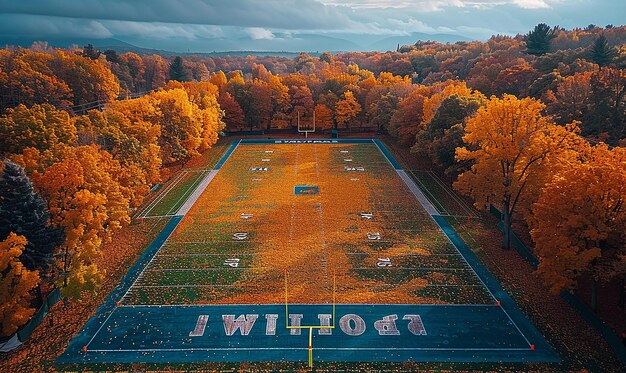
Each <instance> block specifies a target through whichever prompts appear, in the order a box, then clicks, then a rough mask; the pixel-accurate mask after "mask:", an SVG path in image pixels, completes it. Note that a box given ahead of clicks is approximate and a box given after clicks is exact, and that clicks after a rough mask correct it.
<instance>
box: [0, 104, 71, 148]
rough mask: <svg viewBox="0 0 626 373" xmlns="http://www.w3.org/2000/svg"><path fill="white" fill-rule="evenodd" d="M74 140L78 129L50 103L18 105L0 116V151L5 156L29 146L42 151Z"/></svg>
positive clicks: (63, 113)
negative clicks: (29, 105) (30, 105)
mask: <svg viewBox="0 0 626 373" xmlns="http://www.w3.org/2000/svg"><path fill="white" fill-rule="evenodd" d="M75 141H76V127H74V125H73V123H72V122H71V121H70V116H69V114H68V113H67V112H65V111H63V110H56V109H55V108H54V106H52V105H50V104H43V105H33V106H32V107H31V108H27V107H26V106H24V105H19V106H18V107H16V108H13V109H9V110H7V112H6V114H5V115H3V116H2V117H0V149H1V151H0V152H1V153H4V154H7V153H13V154H17V153H21V152H22V151H23V150H24V149H25V148H28V147H31V148H36V149H39V150H42V151H43V150H48V149H51V148H54V147H55V146H57V145H59V144H72V143H74V142H75Z"/></svg>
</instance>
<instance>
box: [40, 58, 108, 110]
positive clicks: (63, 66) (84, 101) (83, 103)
mask: <svg viewBox="0 0 626 373" xmlns="http://www.w3.org/2000/svg"><path fill="white" fill-rule="evenodd" d="M53 57H54V58H53V59H51V60H50V62H49V65H50V67H51V69H52V71H53V72H54V74H55V76H57V77H59V78H60V79H61V80H63V81H64V82H65V83H66V84H67V85H68V86H69V87H70V89H71V91H72V95H73V97H72V103H73V104H74V108H73V109H74V111H77V112H84V111H86V110H88V109H92V108H94V107H96V106H97V105H98V104H104V103H105V102H108V101H110V100H113V99H115V98H117V96H118V95H119V93H120V85H119V82H118V80H117V78H116V77H115V75H113V73H112V72H111V70H110V69H109V68H107V67H106V66H105V64H104V63H102V62H101V61H100V59H102V60H106V58H105V57H104V56H100V57H99V59H97V60H92V59H90V58H87V57H83V56H80V55H77V54H74V53H66V52H63V51H61V50H57V51H56V52H55V53H54V54H53Z"/></svg>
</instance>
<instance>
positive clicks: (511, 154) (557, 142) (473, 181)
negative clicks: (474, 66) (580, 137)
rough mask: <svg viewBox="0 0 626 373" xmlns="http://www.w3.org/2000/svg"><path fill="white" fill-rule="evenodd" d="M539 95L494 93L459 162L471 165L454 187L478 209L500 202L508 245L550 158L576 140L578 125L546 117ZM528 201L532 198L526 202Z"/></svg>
mask: <svg viewBox="0 0 626 373" xmlns="http://www.w3.org/2000/svg"><path fill="white" fill-rule="evenodd" d="M544 107H545V106H544V105H543V104H542V103H541V102H540V101H538V100H535V99H531V98H524V99H521V100H520V99H517V98H516V97H515V96H512V95H504V96H503V98H502V99H500V98H497V97H495V96H494V97H491V99H490V100H489V101H488V102H487V104H486V106H483V107H481V108H479V109H478V111H477V113H476V116H474V117H473V118H470V119H468V120H467V125H466V127H465V135H464V136H463V141H464V142H465V144H467V145H468V146H467V147H462V148H457V150H456V158H457V160H459V161H467V162H470V163H472V166H471V169H470V170H469V171H466V172H465V173H463V174H461V175H460V176H459V178H458V180H457V181H456V182H455V183H454V187H455V188H456V189H458V190H459V191H461V192H462V193H464V194H467V195H469V196H471V197H472V198H473V199H474V200H475V201H476V206H477V207H488V206H489V204H492V203H493V204H496V205H498V206H499V207H500V208H501V209H502V213H503V221H504V237H503V244H502V246H503V248H505V249H508V248H509V245H510V232H511V217H512V215H513V213H514V211H516V207H517V205H518V203H519V202H520V199H522V198H523V197H524V193H525V192H526V189H527V188H528V187H529V186H531V185H532V186H535V187H540V186H542V185H538V184H540V183H537V182H536V180H537V179H545V176H546V175H550V174H551V172H552V170H551V169H550V167H549V166H550V165H553V164H555V163H558V162H553V161H551V160H550V158H554V157H559V156H561V155H562V154H561V151H562V150H563V149H567V146H565V145H567V144H568V141H573V140H572V139H573V138H577V135H575V129H576V127H575V125H570V126H568V127H561V126H557V125H556V124H554V123H553V122H552V121H551V120H550V118H548V117H544V116H543V115H542V111H543V109H544ZM526 202H527V203H529V201H526Z"/></svg>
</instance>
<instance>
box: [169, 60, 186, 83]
mask: <svg viewBox="0 0 626 373" xmlns="http://www.w3.org/2000/svg"><path fill="white" fill-rule="evenodd" d="M170 80H178V81H179V82H186V81H189V80H190V79H189V72H188V71H187V68H185V65H183V59H182V58H180V56H176V58H174V61H172V64H171V65H170Z"/></svg>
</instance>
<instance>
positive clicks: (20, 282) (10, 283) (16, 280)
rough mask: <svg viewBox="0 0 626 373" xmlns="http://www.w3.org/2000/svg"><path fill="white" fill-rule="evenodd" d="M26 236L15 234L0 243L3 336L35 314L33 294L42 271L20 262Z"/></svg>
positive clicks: (1, 323) (0, 300)
mask: <svg viewBox="0 0 626 373" xmlns="http://www.w3.org/2000/svg"><path fill="white" fill-rule="evenodd" d="M25 246H26V238H24V236H18V235H16V234H15V233H11V234H9V236H8V237H7V238H6V239H5V240H4V241H2V242H0V335H1V336H9V335H11V334H13V333H15V332H16V331H17V329H18V328H19V327H20V326H22V325H24V324H25V323H26V322H27V321H28V320H30V318H31V316H32V315H33V314H34V313H35V309H34V308H33V307H32V306H31V301H32V299H33V295H32V294H31V293H30V291H31V290H33V289H34V288H35V287H36V286H37V284H38V283H39V273H38V272H37V271H29V270H28V269H26V268H24V266H23V265H22V262H20V259H19V257H20V255H22V251H23V250H24V247H25Z"/></svg>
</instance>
